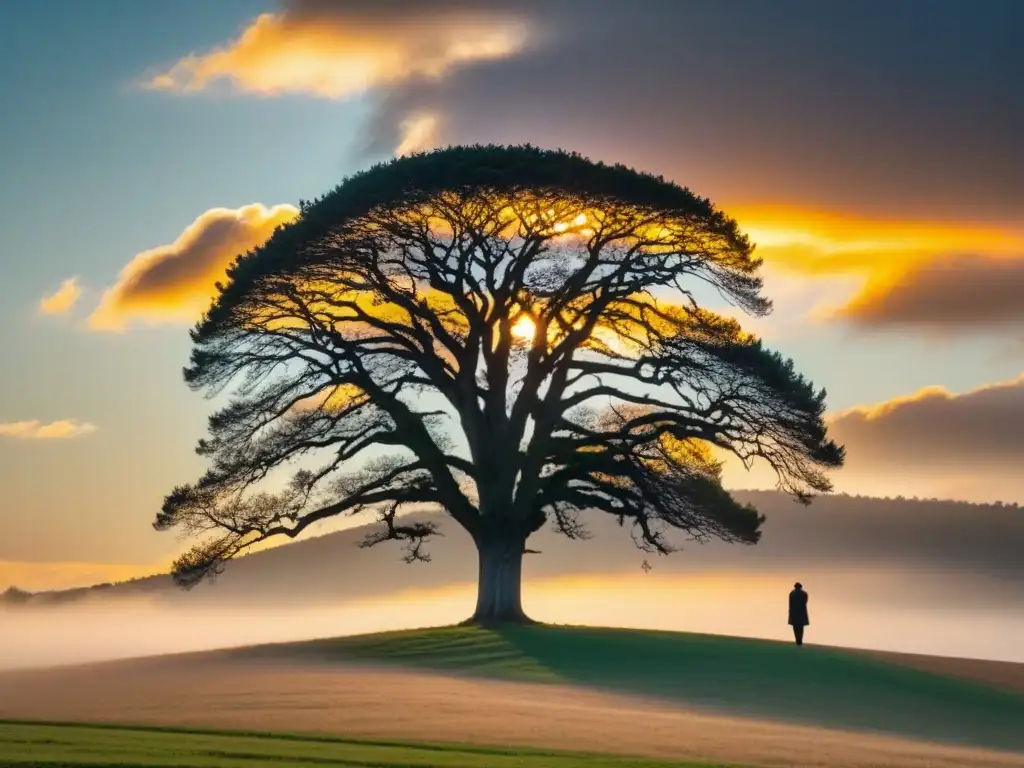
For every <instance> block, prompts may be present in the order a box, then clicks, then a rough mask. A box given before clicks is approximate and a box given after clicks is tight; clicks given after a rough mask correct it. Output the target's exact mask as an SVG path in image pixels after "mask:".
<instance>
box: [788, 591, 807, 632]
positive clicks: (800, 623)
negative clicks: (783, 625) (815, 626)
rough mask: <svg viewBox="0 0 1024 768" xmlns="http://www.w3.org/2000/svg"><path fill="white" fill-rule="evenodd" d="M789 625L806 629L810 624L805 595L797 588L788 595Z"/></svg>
mask: <svg viewBox="0 0 1024 768" xmlns="http://www.w3.org/2000/svg"><path fill="white" fill-rule="evenodd" d="M789 623H790V624H791V625H792V626H794V627H806V626H807V625H809V624H810V623H811V619H810V617H809V616H808V614H807V593H806V592H804V591H803V590H802V589H800V588H799V587H797V588H796V589H794V590H793V591H792V592H790V593H789Z"/></svg>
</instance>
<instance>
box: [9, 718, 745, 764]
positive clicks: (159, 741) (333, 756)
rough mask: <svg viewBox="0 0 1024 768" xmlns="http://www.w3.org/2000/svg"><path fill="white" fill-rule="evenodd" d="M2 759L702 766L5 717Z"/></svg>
mask: <svg viewBox="0 0 1024 768" xmlns="http://www.w3.org/2000/svg"><path fill="white" fill-rule="evenodd" d="M0 764H2V765H4V766H11V768H13V767H14V766H18V768H29V767H31V768H58V766H60V767H61V768H64V767H65V766H76V767H78V766H81V767H83V768H84V767H86V766H88V767H89V768H115V767H116V768H125V766H162V767H163V768H216V767H218V766H243V767H244V768H270V767H271V766H273V768H288V767H289V766H296V767H299V766H301V767H302V768H316V766H359V767H360V768H407V767H408V768H426V766H435V767H436V768H591V767H594V768H627V767H628V768H669V767H670V766H673V767H674V768H696V764H694V763H667V762H658V761H651V760H638V759H636V758H617V757H606V756H600V755H584V754H572V753H559V752H542V751H539V750H528V749H523V750H520V749H490V748H486V747H469V746H457V745H445V744H416V743H403V742H390V741H364V740H355V739H341V738H329V737H314V736H297V735H285V734H276V735H271V734H254V733H229V732H223V731H198V730H191V729H173V728H142V727H139V728H128V727H119V726H103V725H61V724H38V723H18V722H0ZM704 768H710V766H707V765H705V766H704ZM719 768H725V767H724V766H720V767H719Z"/></svg>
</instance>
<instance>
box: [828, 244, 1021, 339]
mask: <svg viewBox="0 0 1024 768" xmlns="http://www.w3.org/2000/svg"><path fill="white" fill-rule="evenodd" d="M1022 286H1024V258H1015V259H1014V258H997V257H992V256H962V255H957V256H945V257H940V258H936V259H934V260H931V261H927V262H920V263H917V264H913V265H911V266H910V267H908V268H907V269H905V270H904V271H903V272H899V273H896V274H894V275H891V276H889V275H883V276H880V277H878V278H876V279H874V280H870V281H868V283H867V284H866V285H865V286H864V288H863V289H862V290H861V291H860V293H858V294H857V295H856V296H855V297H854V298H853V299H852V300H850V301H849V302H847V303H846V304H844V305H842V306H840V307H838V308H836V309H834V310H831V311H830V312H829V313H828V314H829V315H830V316H832V317H834V318H838V319H844V320H848V321H850V322H851V323H853V324H854V325H857V326H861V327H870V328H882V327H893V326H898V327H918V328H924V329H929V330H954V331H960V330H977V329H994V328H1017V329H1019V328H1020V327H1021V323H1022V322H1024V300H1022V298H1021V287H1022Z"/></svg>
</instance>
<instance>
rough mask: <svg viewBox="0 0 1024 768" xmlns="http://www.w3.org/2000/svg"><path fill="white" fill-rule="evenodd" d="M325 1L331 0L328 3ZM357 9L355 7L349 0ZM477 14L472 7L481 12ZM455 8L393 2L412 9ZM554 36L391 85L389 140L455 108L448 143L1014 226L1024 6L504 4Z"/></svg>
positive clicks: (435, 0) (377, 142)
mask: <svg viewBox="0 0 1024 768" xmlns="http://www.w3.org/2000/svg"><path fill="white" fill-rule="evenodd" d="M320 5H321V6H323V7H326V6H327V5H328V4H327V3H321V4H320ZM351 5H355V3H352V4H349V6H351ZM463 5H464V4H463ZM450 6H451V3H450V2H447V0H444V1H441V0H420V1H419V2H417V3H416V4H415V6H414V4H413V3H411V2H406V3H397V2H389V3H383V4H382V8H381V10H380V11H379V13H378V14H377V15H378V16H379V17H384V16H386V15H390V17H391V18H393V19H395V20H398V19H401V18H403V17H404V15H405V14H406V13H408V12H409V10H408V9H409V8H412V7H415V8H416V13H417V14H421V15H422V16H426V15H427V14H430V13H432V12H437V10H438V9H441V8H445V7H450ZM487 7H488V8H492V9H495V11H496V12H497V10H498V9H505V10H506V11H508V12H511V11H512V10H515V12H517V13H519V14H521V16H522V18H524V19H527V20H529V22H530V23H532V25H533V27H534V28H535V29H541V28H542V29H544V31H545V34H546V35H548V36H549V38H550V39H551V40H552V41H553V44H545V45H542V46H538V47H537V48H536V49H535V50H532V51H531V52H530V55H529V56H509V57H506V58H502V59H500V60H487V61H482V60H481V61H476V62H473V63H472V65H467V66H464V67H460V68H459V69H458V70H453V71H452V72H450V73H449V76H447V77H444V78H440V79H437V78H434V79H430V78H417V77H411V78H408V79H404V80H398V81H395V82H393V83H391V84H386V85H384V84H382V85H381V87H380V88H378V90H379V91H381V92H382V96H383V98H380V99H379V101H378V103H379V109H378V111H377V113H376V118H375V120H374V121H373V123H372V125H371V126H369V128H368V130H367V140H368V141H369V142H370V143H371V146H374V147H375V148H376V149H378V150H380V151H384V152H389V151H390V150H391V149H393V148H394V147H395V146H396V145H397V144H398V143H399V137H400V135H401V133H402V128H401V126H402V124H403V122H404V121H405V120H406V119H407V118H408V117H409V116H411V115H415V114H419V113H421V112H424V111H428V112H432V113H434V114H437V115H439V117H440V118H441V119H442V120H443V124H444V129H443V131H441V132H440V134H439V135H438V137H437V139H438V141H439V142H441V143H444V144H449V143H453V144H462V143H473V142H490V141H494V142H499V143H519V142H527V141H528V142H532V143H535V144H539V145H542V146H563V147H567V148H570V149H575V150H578V151H580V152H582V153H584V154H586V155H589V156H591V157H598V158H601V159H605V160H609V161H620V162H624V163H626V164H628V165H632V166H636V167H640V168H643V169H647V170H651V171H654V172H656V173H663V174H664V175H665V176H667V177H670V178H672V179H674V180H676V181H678V182H681V183H683V184H687V185H690V186H691V187H692V188H693V189H695V190H696V191H698V192H699V193H701V194H705V195H710V196H711V197H712V198H713V199H715V200H717V201H720V202H728V203H730V204H737V203H743V202H749V201H758V200H775V201H778V200H784V201H789V202H793V203H796V204H798V205H807V204H809V203H815V204H817V205H820V206H822V207H825V208H827V209H836V210H850V211H854V210H856V211H861V212H868V213H872V214H878V215H881V216H890V215H895V216H896V217H902V218H924V219H934V220H939V221H942V220H950V221H971V220H975V221H993V222H1000V221H1002V222H1013V221H1015V220H1016V219H1017V218H1018V212H1019V210H1020V209H1021V207H1022V206H1024V187H1022V186H1021V184H1020V183H1019V179H1020V178H1022V177H1024V145H1022V144H1021V143H1020V142H1019V140H1018V138H1017V136H1018V135H1019V134H1020V133H1021V132H1024V100H1022V99H1021V96H1020V89H1019V83H1018V82H1017V80H1016V78H1015V77H1014V76H1013V75H1012V74H1010V73H1011V72H1015V71H1020V70H1021V69H1022V68H1024V49H1021V47H1020V46H1019V44H1018V41H1017V40H1016V38H1015V37H1014V35H1013V34H1011V33H1009V31H1008V30H1010V29H1019V27H1020V24H1021V23H1022V22H1024V7H1020V6H1017V5H1014V4H1010V3H990V4H986V5H985V7H984V8H979V9H978V10H977V12H976V13H973V12H972V13H971V14H967V15H965V14H964V13H963V5H962V2H957V1H956V0H936V1H935V2H934V3H930V4H929V7H928V13H927V14H924V15H922V14H921V13H920V10H919V8H918V6H916V5H914V4H912V3H911V4H889V5H887V6H886V7H885V9H883V10H882V11H880V12H879V13H877V14H872V15H871V16H870V17H866V16H864V15H863V14H862V13H860V12H859V11H858V10H857V9H856V8H854V7H852V6H840V5H837V4H835V3H809V2H805V1H801V0H782V1H780V2H775V3H749V2H743V0H715V1H714V2H690V3H680V2H678V0H636V2H632V3H622V2H617V1H614V0H563V2H559V3H543V2H539V0H515V2H512V0H492V2H490V3H488V4H487Z"/></svg>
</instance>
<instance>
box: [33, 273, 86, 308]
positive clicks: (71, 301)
mask: <svg viewBox="0 0 1024 768" xmlns="http://www.w3.org/2000/svg"><path fill="white" fill-rule="evenodd" d="M81 295H82V289H81V287H80V286H79V285H78V278H77V277H69V278H68V279H67V280H65V281H64V282H63V283H61V284H60V287H59V288H58V289H57V290H56V291H54V292H53V293H51V294H50V295H49V296H44V297H43V298H42V299H40V301H39V312H40V313H41V314H44V315H63V314H65V313H67V312H69V311H70V310H71V308H72V307H73V306H75V303H76V302H77V301H78V299H79V298H80V297H81Z"/></svg>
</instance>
